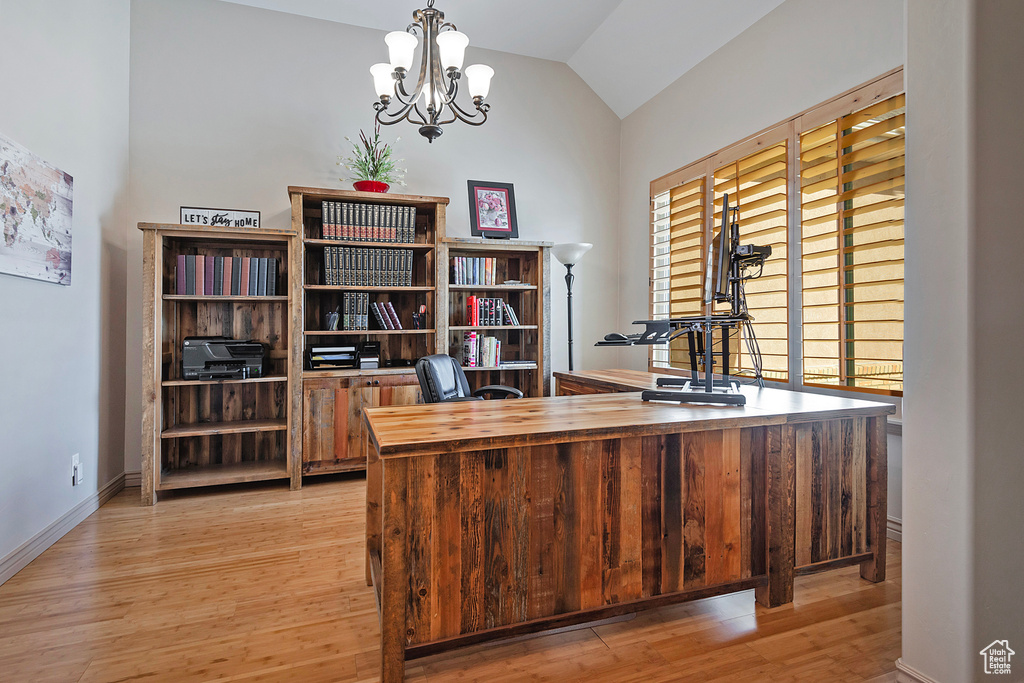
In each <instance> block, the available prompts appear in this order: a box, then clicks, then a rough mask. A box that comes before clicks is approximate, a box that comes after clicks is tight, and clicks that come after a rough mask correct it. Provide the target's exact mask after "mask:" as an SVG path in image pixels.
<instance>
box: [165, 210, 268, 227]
mask: <svg viewBox="0 0 1024 683" xmlns="http://www.w3.org/2000/svg"><path fill="white" fill-rule="evenodd" d="M179 222H180V223H181V224H182V225H223V226H225V227H229V228H249V229H258V228H259V227H260V212H259V211H239V210H236V209H204V208H200V207H196V206H183V207H181V218H180V221H179Z"/></svg>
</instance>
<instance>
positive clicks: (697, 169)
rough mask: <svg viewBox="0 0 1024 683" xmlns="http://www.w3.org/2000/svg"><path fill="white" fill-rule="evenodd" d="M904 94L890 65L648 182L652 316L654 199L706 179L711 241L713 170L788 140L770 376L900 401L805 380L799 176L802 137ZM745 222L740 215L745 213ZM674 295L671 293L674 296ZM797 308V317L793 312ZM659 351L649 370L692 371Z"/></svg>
mask: <svg viewBox="0 0 1024 683" xmlns="http://www.w3.org/2000/svg"><path fill="white" fill-rule="evenodd" d="M902 93H905V86H904V74H903V67H902V66H900V67H897V68H895V69H892V70H890V71H888V72H886V73H884V74H882V75H880V76H879V77H877V78H874V79H872V80H870V81H868V82H866V83H862V84H861V85H858V86H856V87H854V88H850V89H849V90H847V91H845V92H843V93H841V94H839V95H837V96H836V97H833V98H832V99H830V100H827V101H825V102H822V103H820V104H818V105H815V106H813V107H810V108H808V109H805V110H804V111H802V112H800V113H798V114H796V115H795V116H792V117H790V118H788V119H786V120H784V121H782V122H780V123H777V124H775V125H772V126H769V127H767V128H765V129H763V130H761V131H759V132H757V133H755V134H753V135H751V136H749V137H747V138H744V139H742V140H740V141H739V142H736V143H734V144H732V145H729V146H727V147H724V148H722V149H719V150H718V151H716V152H713V153H711V154H708V155H707V156H705V157H702V158H701V159H698V160H696V161H694V162H692V163H689V164H686V165H685V166H682V167H680V168H678V169H676V170H674V171H672V172H670V173H667V174H665V175H663V176H661V177H659V178H656V179H654V180H652V181H651V183H650V192H649V197H648V201H649V203H648V209H649V212H648V217H649V223H650V224H649V233H648V235H649V243H650V261H649V264H650V268H649V291H648V314H649V316H650V317H651V318H653V317H654V305H655V301H654V282H655V278H654V272H655V269H654V264H655V244H654V230H655V225H654V224H655V215H654V208H655V198H656V197H658V196H660V195H662V194H664V193H666V192H671V191H672V189H673V188H675V187H677V186H679V185H682V184H684V183H688V182H691V181H693V180H695V179H697V178H701V177H703V178H704V179H705V180H704V182H705V188H706V191H705V211H704V214H705V217H706V218H705V226H704V231H705V236H704V239H705V244H710V241H711V237H712V234H713V233H712V230H713V225H712V223H713V222H714V172H715V171H716V170H717V169H719V168H721V167H722V166H725V165H728V164H729V163H734V162H736V161H737V160H739V159H742V158H744V157H746V156H748V155H750V154H752V153H755V152H757V151H758V150H761V149H767V148H769V147H771V146H773V145H776V144H779V143H781V142H783V141H786V143H787V168H788V174H787V176H788V177H787V197H788V202H787V206H788V216H787V288H788V296H787V330H788V358H787V364H788V381H787V382H780V381H776V380H766V382H770V383H771V385H772V386H777V387H780V388H787V389H790V390H793V391H805V392H809V393H822V394H831V395H835V396H847V397H848V396H849V395H850V394H851V393H857V394H869V395H872V397H873V399H875V400H884V401H886V402H892V403H895V404H896V405H897V406H899V405H901V403H902V396H903V392H902V391H889V390H880V389H873V388H867V387H846V386H831V385H821V384H805V383H804V367H803V366H804V358H803V334H802V313H801V312H802V310H803V292H802V278H803V270H802V247H801V244H802V242H801V238H802V222H801V220H802V201H801V199H802V198H801V187H800V182H799V175H800V136H801V134H802V133H803V132H805V131H811V130H814V129H815V128H818V127H820V126H822V125H825V124H827V123H829V122H830V121H834V120H836V119H839V118H842V117H844V116H848V115H850V114H852V113H854V112H856V111H859V110H862V109H865V108H867V107H869V106H871V105H873V104H875V103H878V102H881V101H884V100H887V99H889V98H891V97H894V96H896V95H899V94H902ZM741 221H742V215H741ZM670 297H671V295H670ZM794 311H796V312H797V313H796V315H794V313H793V312H794ZM654 359H655V349H654V347H650V348H648V354H647V367H648V370H649V371H650V372H657V373H661V374H672V375H679V376H683V377H688V376H689V375H690V372H689V370H685V369H681V368H672V367H665V366H662V365H655V362H654Z"/></svg>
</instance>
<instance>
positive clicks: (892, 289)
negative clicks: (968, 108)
mask: <svg viewBox="0 0 1024 683" xmlns="http://www.w3.org/2000/svg"><path fill="white" fill-rule="evenodd" d="M904 106H905V100H904V97H903V96H902V95H899V96H897V97H893V98H889V99H888V100H885V101H883V102H878V103H875V104H873V105H871V106H869V107H867V108H865V109H863V110H861V111H859V112H854V113H853V114H850V115H848V116H845V117H843V118H841V119H839V120H838V122H832V123H829V124H826V125H825V126H822V127H820V128H818V129H816V130H813V131H811V132H810V133H809V134H805V135H802V136H801V138H800V145H801V157H802V158H806V159H809V160H810V159H813V161H814V167H813V168H812V170H814V171H817V172H818V173H817V175H815V174H814V173H808V172H807V171H808V167H807V166H805V168H804V172H803V173H801V188H800V190H801V201H802V205H801V218H802V220H801V233H802V238H803V241H802V247H801V251H802V254H801V257H802V263H803V283H802V289H803V300H804V303H803V307H802V311H803V313H802V319H803V321H804V322H803V325H802V330H803V349H804V383H805V384H814V385H820V386H835V387H865V388H871V389H881V390H886V391H893V392H901V391H902V387H903V382H902V379H903V374H902V373H903V358H902V342H903V338H902V335H903V306H904V302H903V279H902V274H903V249H904V240H903V229H902V228H903V202H904V199H903V194H904V183H905V180H904V176H905V167H904V149H905V139H904V132H903V130H902V127H903V126H904V124H905V112H904V111H903V107H904ZM836 126H838V128H840V129H843V130H844V131H845V132H844V134H843V135H842V136H841V138H840V140H839V143H838V145H836V146H829V145H827V144H823V141H825V140H826V139H827V133H828V132H830V127H831V130H834V129H835V127H836ZM836 147H839V148H841V149H836ZM825 152H827V153H830V154H832V158H831V159H827V158H823V153H825ZM829 166H832V167H833V168H840V167H841V168H842V169H843V170H842V172H840V173H838V174H837V175H829V176H827V177H825V176H824V173H825V172H826V171H827V169H828V168H829ZM830 190H831V194H825V196H821V195H822V193H828V192H829V191H830ZM832 207H834V208H832ZM822 211H828V213H827V214H822V213H821V212H822ZM872 278H874V279H872Z"/></svg>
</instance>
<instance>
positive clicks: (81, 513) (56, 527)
mask: <svg viewBox="0 0 1024 683" xmlns="http://www.w3.org/2000/svg"><path fill="white" fill-rule="evenodd" d="M124 481H125V476H124V474H119V475H117V476H116V477H114V478H113V480H111V481H110V483H108V484H107V485H106V486H104V487H103V488H101V489H100V490H99V491H97V492H96V493H94V494H92V495H91V496H89V497H88V498H86V499H85V500H83V501H82V502H81V503H79V504H78V505H76V506H75V507H73V508H71V509H70V510H68V511H67V512H65V513H64V514H63V515H61V516H60V517H59V518H58V519H57V520H56V521H55V522H54V523H53V524H51V525H50V526H48V527H46V528H45V529H43V530H42V531H40V532H39V533H38V534H36V535H35V536H33V537H32V538H30V539H28V540H27V541H25V542H24V543H22V544H21V546H19V547H18V548H16V549H15V550H14V551H12V552H11V553H10V554H8V555H7V556H6V557H4V558H3V559H0V585H3V584H4V583H5V582H6V581H7V579H9V578H11V577H12V576H14V575H15V574H17V573H18V572H20V571H21V570H22V569H24V568H25V567H26V566H28V563H29V562H31V561H32V560H34V559H36V558H37V557H39V556H40V555H42V554H43V551H44V550H46V549H47V548H49V547H50V546H51V545H53V544H54V543H56V542H57V541H59V540H60V539H61V537H62V536H64V534H66V533H68V532H69V531H71V530H72V529H74V528H75V527H76V526H78V524H79V523H80V522H81V521H82V520H84V519H85V518H86V517H88V516H89V515H91V514H92V513H94V512H96V511H97V510H99V509H100V506H101V505H103V504H104V503H106V502H107V501H108V500H110V499H111V498H113V497H114V496H116V495H117V494H118V493H120V492H121V490H122V489H124Z"/></svg>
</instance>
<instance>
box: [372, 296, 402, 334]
mask: <svg viewBox="0 0 1024 683" xmlns="http://www.w3.org/2000/svg"><path fill="white" fill-rule="evenodd" d="M370 310H371V311H373V317H374V318H376V320H377V325H378V329H381V330H401V329H403V328H402V323H401V322H400V321H399V320H398V314H397V313H396V312H395V307H394V306H392V305H391V302H390V301H384V302H378V301H374V302H372V303H371V304H370Z"/></svg>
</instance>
